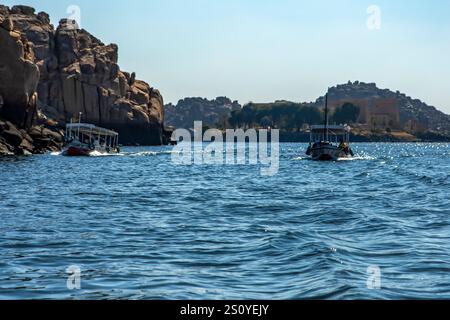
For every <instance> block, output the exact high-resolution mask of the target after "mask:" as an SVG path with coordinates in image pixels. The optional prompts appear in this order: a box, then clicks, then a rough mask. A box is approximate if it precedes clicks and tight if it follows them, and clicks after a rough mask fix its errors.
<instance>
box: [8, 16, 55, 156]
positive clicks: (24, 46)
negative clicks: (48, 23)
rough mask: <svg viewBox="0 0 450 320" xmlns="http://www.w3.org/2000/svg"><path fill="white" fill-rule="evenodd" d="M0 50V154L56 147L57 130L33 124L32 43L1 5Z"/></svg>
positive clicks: (35, 78)
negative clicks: (16, 26)
mask: <svg viewBox="0 0 450 320" xmlns="http://www.w3.org/2000/svg"><path fill="white" fill-rule="evenodd" d="M0 49H1V51H0V154H29V153H41V152H45V151H49V150H56V149H58V148H59V147H60V144H61V142H62V136H61V134H60V133H58V132H57V131H56V132H55V131H52V130H49V128H44V127H42V126H34V123H35V119H36V117H37V93H36V88H37V86H38V82H39V75H40V73H39V69H38V67H37V66H36V64H35V63H34V58H35V57H34V51H33V44H32V43H30V42H29V41H28V39H27V37H26V36H25V35H24V34H23V33H21V32H20V31H19V30H18V29H16V28H15V26H14V23H13V21H12V19H11V18H10V17H9V10H8V9H7V8H5V7H0Z"/></svg>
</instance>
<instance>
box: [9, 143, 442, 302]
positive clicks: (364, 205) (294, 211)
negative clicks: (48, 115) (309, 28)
mask: <svg viewBox="0 0 450 320" xmlns="http://www.w3.org/2000/svg"><path fill="white" fill-rule="evenodd" d="M353 147H354V149H355V151H356V153H357V154H358V157H357V158H356V159H355V160H352V161H339V162H329V163H323V162H313V161H310V160H307V159H306V158H305V157H304V150H305V149H306V145H305V144H281V146H280V148H281V150H280V165H279V172H278V174H276V175H274V176H262V175H261V171H260V168H259V166H250V165H234V166H233V165H188V166H182V165H175V164H174V163H173V162H172V161H171V156H172V153H171V150H172V148H171V147H158V148H143V147H142V148H124V150H123V154H121V155H119V156H107V157H91V158H66V157H62V156H58V155H55V154H48V155H42V156H30V157H22V158H11V157H7V158H1V159H0V299H305V298H317V299H408V298H438V299H442V298H446V299H449V298H450V206H449V204H450V201H449V196H450V178H449V177H450V144H354V145H353ZM70 266H78V267H79V268H80V270H81V289H80V290H76V289H75V290H69V289H68V287H67V279H68V273H67V268H68V267H70ZM371 266H372V269H370V267H371ZM373 267H376V268H379V270H380V283H379V284H380V286H381V288H380V289H376V286H375V288H373V287H371V286H370V285H369V286H368V280H369V283H372V282H371V281H372V280H370V279H372V278H370V277H371V274H370V272H369V273H368V268H369V270H373Z"/></svg>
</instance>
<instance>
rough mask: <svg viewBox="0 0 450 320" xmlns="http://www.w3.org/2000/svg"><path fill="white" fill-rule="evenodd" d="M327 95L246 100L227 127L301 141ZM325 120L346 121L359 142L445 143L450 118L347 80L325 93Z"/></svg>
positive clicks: (414, 101) (315, 121) (406, 98)
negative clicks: (299, 99)
mask: <svg viewBox="0 0 450 320" xmlns="http://www.w3.org/2000/svg"><path fill="white" fill-rule="evenodd" d="M324 105H325V96H321V97H319V98H318V99H317V100H316V101H315V102H303V103H295V102H290V101H275V102H272V103H249V104H247V105H245V106H244V107H243V108H241V109H238V110H234V111H233V112H231V113H230V117H229V120H228V126H230V127H234V128H236V127H244V128H251V127H272V128H278V129H280V130H281V133H282V137H285V140H287V141H304V140H305V139H306V137H307V135H306V134H305V133H307V131H308V126H309V125H310V124H318V123H322V122H323V110H324ZM328 105H329V108H330V115H329V122H330V123H335V124H344V123H346V124H350V125H351V126H352V129H353V130H352V132H353V134H354V136H355V139H356V140H359V141H449V140H450V116H449V115H447V114H445V113H443V112H441V111H439V110H438V109H436V108H435V107H433V106H429V105H427V104H426V103H424V102H422V101H420V100H418V99H413V98H411V97H409V96H407V95H405V94H403V93H400V92H398V91H397V92H394V91H391V90H388V89H379V88H378V87H377V86H376V84H375V83H364V82H359V81H356V82H348V83H347V84H343V85H337V86H335V87H332V88H330V89H329V91H328Z"/></svg>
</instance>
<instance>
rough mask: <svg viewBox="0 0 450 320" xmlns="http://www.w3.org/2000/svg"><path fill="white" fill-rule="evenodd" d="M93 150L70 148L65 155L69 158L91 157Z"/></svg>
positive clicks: (65, 151)
mask: <svg viewBox="0 0 450 320" xmlns="http://www.w3.org/2000/svg"><path fill="white" fill-rule="evenodd" d="M91 152H92V150H91V149H88V148H83V147H68V148H67V149H65V150H64V151H63V155H64V156H67V157H89V156H90V155H91Z"/></svg>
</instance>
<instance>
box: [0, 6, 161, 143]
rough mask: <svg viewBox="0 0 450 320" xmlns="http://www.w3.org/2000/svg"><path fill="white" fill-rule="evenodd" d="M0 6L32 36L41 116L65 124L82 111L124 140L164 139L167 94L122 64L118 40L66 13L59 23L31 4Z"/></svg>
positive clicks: (25, 34) (83, 117)
mask: <svg viewBox="0 0 450 320" xmlns="http://www.w3.org/2000/svg"><path fill="white" fill-rule="evenodd" d="M0 12H1V15H2V16H3V17H4V18H8V20H10V21H11V22H12V24H13V25H14V27H15V28H16V29H17V30H18V31H19V32H20V33H21V34H23V35H24V37H26V38H27V40H28V43H29V46H30V48H31V51H32V56H30V57H29V60H30V61H32V62H33V63H34V64H35V66H37V68H38V69H39V72H40V77H39V82H38V84H37V87H36V92H37V96H35V98H36V99H37V102H36V103H37V106H38V110H39V112H40V113H41V118H44V119H46V121H51V122H55V123H57V125H59V126H63V125H64V124H65V123H67V122H68V121H70V119H75V120H78V117H79V113H80V112H81V113H82V120H83V121H84V122H89V123H94V124H97V125H100V126H103V127H107V128H110V129H114V130H117V131H118V132H119V133H120V140H121V143H123V144H142V145H144V144H145V145H160V144H162V143H163V142H164V141H163V140H164V127H163V121H164V110H163V98H162V96H161V94H160V93H159V91H158V90H156V89H154V88H152V87H150V86H149V85H148V84H147V83H145V82H143V81H140V80H137V79H136V75H135V74H134V73H131V74H130V73H127V72H124V71H122V70H120V67H119V65H118V47H117V45H115V44H109V45H105V44H104V43H102V42H101V41H100V40H99V39H97V38H96V37H94V36H93V35H91V34H90V33H89V32H87V31H86V30H83V29H78V28H77V25H76V23H74V21H70V20H67V19H63V20H61V21H60V23H59V25H58V27H57V28H56V29H55V28H54V27H53V25H51V24H50V19H49V16H48V14H46V13H44V12H39V13H37V14H36V13H35V10H34V9H33V8H30V7H26V6H15V7H12V8H11V9H9V8H7V7H5V6H2V7H1V9H0ZM2 47H3V43H2ZM27 79H28V80H29V78H26V79H23V80H27ZM15 81H16V82H18V83H19V82H20V79H15ZM4 99H5V97H4Z"/></svg>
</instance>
